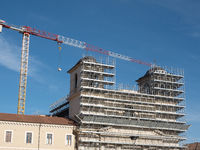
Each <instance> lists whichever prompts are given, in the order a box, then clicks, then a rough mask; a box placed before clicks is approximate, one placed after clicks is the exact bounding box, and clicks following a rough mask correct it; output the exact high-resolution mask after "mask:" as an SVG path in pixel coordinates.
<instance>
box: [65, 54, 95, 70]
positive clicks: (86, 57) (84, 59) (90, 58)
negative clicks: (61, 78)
mask: <svg viewBox="0 0 200 150" xmlns="http://www.w3.org/2000/svg"><path fill="white" fill-rule="evenodd" d="M86 60H87V61H88V62H95V63H97V61H96V59H95V58H94V57H92V56H85V57H83V58H81V59H80V60H79V61H78V62H77V63H76V65H74V66H73V67H72V68H71V69H69V70H68V71H67V73H70V72H71V70H73V69H74V68H75V67H76V66H77V65H78V64H79V63H81V62H83V61H86Z"/></svg>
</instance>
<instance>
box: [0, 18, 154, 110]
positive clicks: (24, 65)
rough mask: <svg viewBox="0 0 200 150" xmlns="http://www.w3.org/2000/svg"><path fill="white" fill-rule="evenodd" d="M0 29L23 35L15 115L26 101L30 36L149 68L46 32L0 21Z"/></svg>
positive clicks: (129, 59)
mask: <svg viewBox="0 0 200 150" xmlns="http://www.w3.org/2000/svg"><path fill="white" fill-rule="evenodd" d="M2 27H4V28H8V29H12V30H15V31H18V32H19V33H22V34H23V38H22V52H21V65H20V80H19V94H18V107H17V113H18V114H24V112H25V99H26V84H27V71H28V56H29V41H30V35H31V34H32V35H35V36H39V37H42V38H46V39H49V40H53V41H56V42H58V43H63V44H67V45H70V46H74V47H78V48H81V49H85V50H89V51H93V52H97V53H101V54H104V55H108V56H112V57H116V58H119V59H123V60H127V61H131V62H135V63H138V64H142V65H146V66H151V63H149V62H145V61H142V60H139V59H135V58H133V57H129V56H125V55H121V54H118V53H114V52H111V51H107V50H104V49H102V48H99V47H96V46H93V45H91V44H88V43H85V42H82V41H79V40H75V39H72V38H68V37H64V36H61V35H57V34H53V33H49V32H46V31H42V30H38V29H35V28H31V27H28V26H15V25H10V24H7V23H6V22H5V21H3V20H0V33H1V31H2Z"/></svg>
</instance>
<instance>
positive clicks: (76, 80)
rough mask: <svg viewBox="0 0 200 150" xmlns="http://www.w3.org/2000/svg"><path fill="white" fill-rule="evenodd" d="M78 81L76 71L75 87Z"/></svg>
mask: <svg viewBox="0 0 200 150" xmlns="http://www.w3.org/2000/svg"><path fill="white" fill-rule="evenodd" d="M77 82H78V77H77V73H76V74H75V89H76V88H77V84H78V83H77Z"/></svg>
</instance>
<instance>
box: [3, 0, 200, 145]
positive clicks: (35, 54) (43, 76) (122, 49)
mask: <svg viewBox="0 0 200 150" xmlns="http://www.w3.org/2000/svg"><path fill="white" fill-rule="evenodd" d="M0 14H1V15H0V19H2V20H5V21H6V22H8V23H11V24H15V25H26V26H30V27H34V28H37V29H40V30H44V31H47V32H51V33H54V34H58V35H62V36H66V37H70V38H73V39H77V40H80V41H84V42H86V43H89V44H92V45H95V46H98V47H101V48H103V49H106V50H108V51H112V52H116V53H120V54H124V55H127V56H131V57H133V58H137V59H141V60H143V61H148V62H153V60H154V59H156V61H157V65H160V66H167V67H173V68H179V69H184V71H185V91H186V103H187V109H186V110H187V121H188V124H192V126H191V127H190V129H189V130H188V141H189V142H194V141H198V142H199V141H200V137H199V135H200V131H199V124H200V115H199V114H200V109H199V108H200V101H199V97H200V92H199V89H200V88H199V84H200V78H199V74H200V67H199V62H200V52H199V49H200V16H199V14H200V1H197V0H193V1H186V0H159V1H156V0H151V1H149V0H140V1H136V0H109V1H108V0H101V1H97V0H85V1H81V0H77V1H75V0H74V1H72V0H59V1H53V0H49V1H39V0H34V1H26V0H21V1H14V0H6V1H2V2H1V5H0ZM21 45H22V34H19V33H18V32H16V31H13V30H9V29H3V32H2V33H1V34H0V72H1V74H0V101H1V105H0V112H4V113H17V99H18V90H19V71H20V55H21ZM58 52H59V51H58V46H57V43H56V42H54V41H51V40H47V39H43V38H40V37H36V36H31V37H30V53H29V66H28V81H27V96H26V107H25V114H33V113H34V112H37V111H38V112H39V113H41V114H47V113H48V110H49V105H50V104H52V103H53V102H55V101H57V100H59V99H60V98H62V97H63V96H65V95H67V94H68V93H69V74H67V73H66V72H67V70H69V69H70V68H71V67H72V66H73V65H74V64H75V63H76V62H77V61H78V60H79V59H80V58H81V57H82V55H83V54H85V51H84V50H82V49H79V48H75V47H71V46H68V45H64V44H63V45H62V50H61V63H60V66H61V69H62V71H61V72H58V71H57V68H58V66H59V55H58ZM89 54H90V55H92V56H94V55H95V57H106V56H104V55H100V54H96V53H94V52H89ZM148 69H149V68H148V67H147V66H144V65H140V64H136V63H133V62H128V61H125V60H119V59H117V60H116V74H117V75H116V82H117V83H123V84H129V85H135V84H136V83H135V80H136V79H138V78H139V77H141V76H143V75H144V74H145V73H146V71H147V70H148Z"/></svg>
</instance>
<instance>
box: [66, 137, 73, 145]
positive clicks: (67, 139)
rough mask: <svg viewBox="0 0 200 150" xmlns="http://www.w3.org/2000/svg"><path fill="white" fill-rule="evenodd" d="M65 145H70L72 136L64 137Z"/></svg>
mask: <svg viewBox="0 0 200 150" xmlns="http://www.w3.org/2000/svg"><path fill="white" fill-rule="evenodd" d="M66 145H72V135H66Z"/></svg>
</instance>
